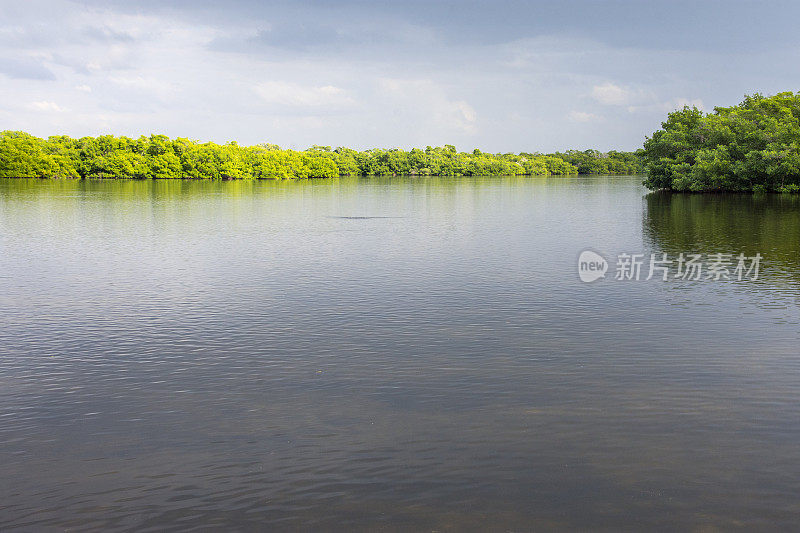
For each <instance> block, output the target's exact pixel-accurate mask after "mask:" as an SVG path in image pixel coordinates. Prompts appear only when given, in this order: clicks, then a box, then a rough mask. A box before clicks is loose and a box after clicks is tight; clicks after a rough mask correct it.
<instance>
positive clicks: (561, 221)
mask: <svg viewBox="0 0 800 533" xmlns="http://www.w3.org/2000/svg"><path fill="white" fill-rule="evenodd" d="M640 181H641V178H638V177H551V178H509V177H489V178H454V179H438V178H426V179H419V178H418V179H412V178H391V179H336V180H317V181H303V182H294V183H292V182H286V183H280V182H279V183H274V182H257V183H245V182H222V183H214V182H186V181H182V182H181V181H176V182H163V181H159V182H135V181H107V182H75V181H35V180H0V316H2V328H1V329H0V458H2V460H1V461H0V484H1V485H0V529H2V530H14V529H20V530H30V531H43V530H44V531H46V530H54V531H55V530H64V529H78V530H110V529H111V530H136V531H146V530H152V531H163V530H191V529H204V528H205V529H208V528H211V529H224V530H265V529H267V530H298V529H300V530H331V529H341V530H348V531H358V530H368V531H374V530H386V531H395V530H400V531H406V530H410V531H423V530H427V531H430V530H439V531H442V530H454V531H464V530H498V531H504V530H512V531H527V530H559V529H566V530H576V529H578V530H580V529H593V530H603V529H606V530H619V529H629V530H630V529H633V530H640V529H679V530H687V529H694V530H714V529H715V528H719V529H721V530H732V529H748V530H750V529H768V528H786V529H789V528H792V527H794V526H795V525H796V524H797V522H798V521H800V501H798V499H797V494H798V493H800V446H798V442H800V381H798V379H797V376H798V375H800V374H799V373H800V350H799V349H798V346H799V345H800V343H799V342H798V341H800V256H799V255H798V254H799V250H800V199H798V197H796V196H795V197H792V196H786V195H782V196H779V195H764V196H749V195H717V196H708V195H705V196H701V195H694V196H692V195H663V194H648V193H647V191H646V190H645V189H644V188H642V187H641V185H640ZM586 248H591V249H593V250H595V251H599V252H601V253H602V254H604V255H605V256H606V257H607V258H608V259H609V260H610V261H612V266H611V270H610V271H609V273H608V275H607V278H608V279H605V280H600V281H597V282H595V283H592V284H585V283H582V282H581V281H580V280H579V279H578V275H577V270H576V268H577V267H576V260H577V256H578V254H579V253H580V252H581V251H582V250H584V249H586ZM651 252H654V253H662V252H667V253H669V254H677V253H680V252H687V253H688V252H699V253H717V252H723V253H739V252H743V253H745V254H747V255H754V254H755V253H756V252H760V253H761V254H762V255H763V256H764V258H765V259H764V261H763V262H762V265H761V275H760V277H759V279H758V280H755V281H741V282H739V281H718V282H714V281H684V280H680V279H679V280H674V279H673V280H670V281H667V282H664V281H661V280H656V279H653V280H650V281H644V280H641V281H628V282H624V281H615V280H613V279H611V278H613V274H614V266H613V261H614V260H615V258H616V256H617V255H618V254H620V253H645V254H647V257H649V254H650V253H651ZM643 277H644V276H643Z"/></svg>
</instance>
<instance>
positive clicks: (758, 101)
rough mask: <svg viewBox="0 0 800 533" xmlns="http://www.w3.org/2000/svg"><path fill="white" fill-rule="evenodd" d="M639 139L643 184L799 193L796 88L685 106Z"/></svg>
mask: <svg viewBox="0 0 800 533" xmlns="http://www.w3.org/2000/svg"><path fill="white" fill-rule="evenodd" d="M661 126H662V129H660V130H659V131H657V132H655V133H654V134H653V136H652V137H650V138H648V139H647V140H646V141H645V143H644V150H643V151H642V152H641V154H642V156H643V159H644V161H645V165H646V168H647V174H648V177H647V180H646V181H645V185H647V186H648V187H649V188H651V189H671V190H677V191H755V192H758V191H780V192H798V191H800V92H798V93H797V94H795V93H792V92H785V93H779V94H777V95H775V96H771V97H765V96H762V95H760V94H754V95H753V96H745V99H744V101H743V102H742V103H740V104H739V105H737V106H734V107H717V108H714V112H713V113H708V114H703V113H702V112H701V111H700V110H698V109H697V108H689V107H684V108H683V109H682V110H680V111H675V112H673V113H670V114H669V115H668V118H667V121H666V122H663V123H662V124H661Z"/></svg>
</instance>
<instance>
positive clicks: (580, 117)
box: [567, 110, 600, 122]
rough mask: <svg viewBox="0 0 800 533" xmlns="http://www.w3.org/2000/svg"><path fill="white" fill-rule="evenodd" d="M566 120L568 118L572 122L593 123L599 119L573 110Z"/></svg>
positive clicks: (590, 114)
mask: <svg viewBox="0 0 800 533" xmlns="http://www.w3.org/2000/svg"><path fill="white" fill-rule="evenodd" d="M567 118H569V119H570V120H571V121H572V122H594V121H596V120H599V119H600V117H599V116H597V115H595V114H594V113H587V112H585V111H574V110H573V111H570V112H569V114H568V115H567Z"/></svg>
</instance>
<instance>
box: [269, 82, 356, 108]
mask: <svg viewBox="0 0 800 533" xmlns="http://www.w3.org/2000/svg"><path fill="white" fill-rule="evenodd" d="M254 90H255V92H256V94H258V96H260V97H261V99H262V100H263V101H264V102H266V103H268V104H278V105H285V106H295V107H320V106H346V105H351V104H353V103H355V101H354V100H353V99H352V98H351V97H349V96H348V95H347V92H346V91H345V90H344V89H342V88H340V87H334V86H333V85H324V86H322V87H308V86H302V85H299V84H297V83H291V82H283V81H267V82H263V83H260V84H258V85H257V86H256V87H255V89H254Z"/></svg>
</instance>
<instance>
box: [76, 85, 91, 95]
mask: <svg viewBox="0 0 800 533" xmlns="http://www.w3.org/2000/svg"><path fill="white" fill-rule="evenodd" d="M75 90H76V91H81V92H84V93H90V92H92V88H91V87H89V86H88V85H86V84H83V85H76V86H75Z"/></svg>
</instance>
